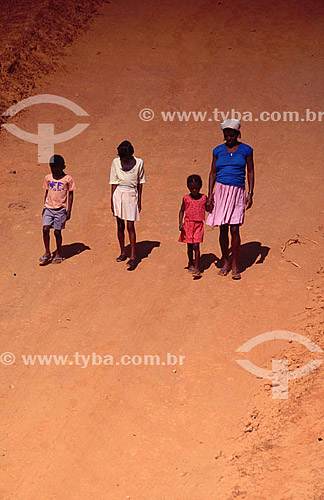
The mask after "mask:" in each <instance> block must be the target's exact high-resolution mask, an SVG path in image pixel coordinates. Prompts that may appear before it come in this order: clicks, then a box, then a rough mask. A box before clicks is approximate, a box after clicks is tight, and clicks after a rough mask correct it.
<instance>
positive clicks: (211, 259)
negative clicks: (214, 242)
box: [199, 253, 218, 273]
mask: <svg viewBox="0 0 324 500" xmlns="http://www.w3.org/2000/svg"><path fill="white" fill-rule="evenodd" d="M217 261H218V257H216V255H215V254H214V253H204V254H202V255H201V256H200V262H199V269H200V272H202V273H203V272H204V271H206V270H207V269H209V268H210V266H211V265H212V264H213V263H215V265H216V263H217Z"/></svg>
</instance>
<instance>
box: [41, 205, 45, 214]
mask: <svg viewBox="0 0 324 500" xmlns="http://www.w3.org/2000/svg"><path fill="white" fill-rule="evenodd" d="M44 212H45V207H43V210H42V216H43V215H44Z"/></svg>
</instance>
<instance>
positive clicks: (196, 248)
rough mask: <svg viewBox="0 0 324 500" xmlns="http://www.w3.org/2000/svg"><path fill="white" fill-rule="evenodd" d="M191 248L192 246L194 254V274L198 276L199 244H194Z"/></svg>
mask: <svg viewBox="0 0 324 500" xmlns="http://www.w3.org/2000/svg"><path fill="white" fill-rule="evenodd" d="M192 246H193V250H194V252H195V269H194V274H195V275H198V274H200V270H199V261H200V248H199V243H194V244H193V245H192Z"/></svg>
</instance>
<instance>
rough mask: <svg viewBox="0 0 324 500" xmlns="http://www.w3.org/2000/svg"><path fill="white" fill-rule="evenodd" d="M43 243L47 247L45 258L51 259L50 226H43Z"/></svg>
mask: <svg viewBox="0 0 324 500" xmlns="http://www.w3.org/2000/svg"><path fill="white" fill-rule="evenodd" d="M43 241H44V246H45V254H44V255H45V257H48V258H50V256H51V251H50V226H43Z"/></svg>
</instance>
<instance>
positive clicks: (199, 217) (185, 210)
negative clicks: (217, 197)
mask: <svg viewBox="0 0 324 500" xmlns="http://www.w3.org/2000/svg"><path fill="white" fill-rule="evenodd" d="M201 186H202V180H201V177H200V176H199V175H189V177H188V179H187V187H188V189H189V191H190V194H186V195H185V196H184V197H183V200H182V205H181V208H180V212H179V231H181V232H180V237H179V241H181V242H184V243H187V251H188V271H189V272H191V273H193V275H194V276H200V270H199V260H200V248H199V244H200V243H201V242H202V241H203V239H204V221H205V212H206V202H207V197H206V195H205V194H201V193H200V189H201ZM184 215H185V218H184V221H183V216H184ZM194 252H195V260H194V258H193V253H194Z"/></svg>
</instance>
